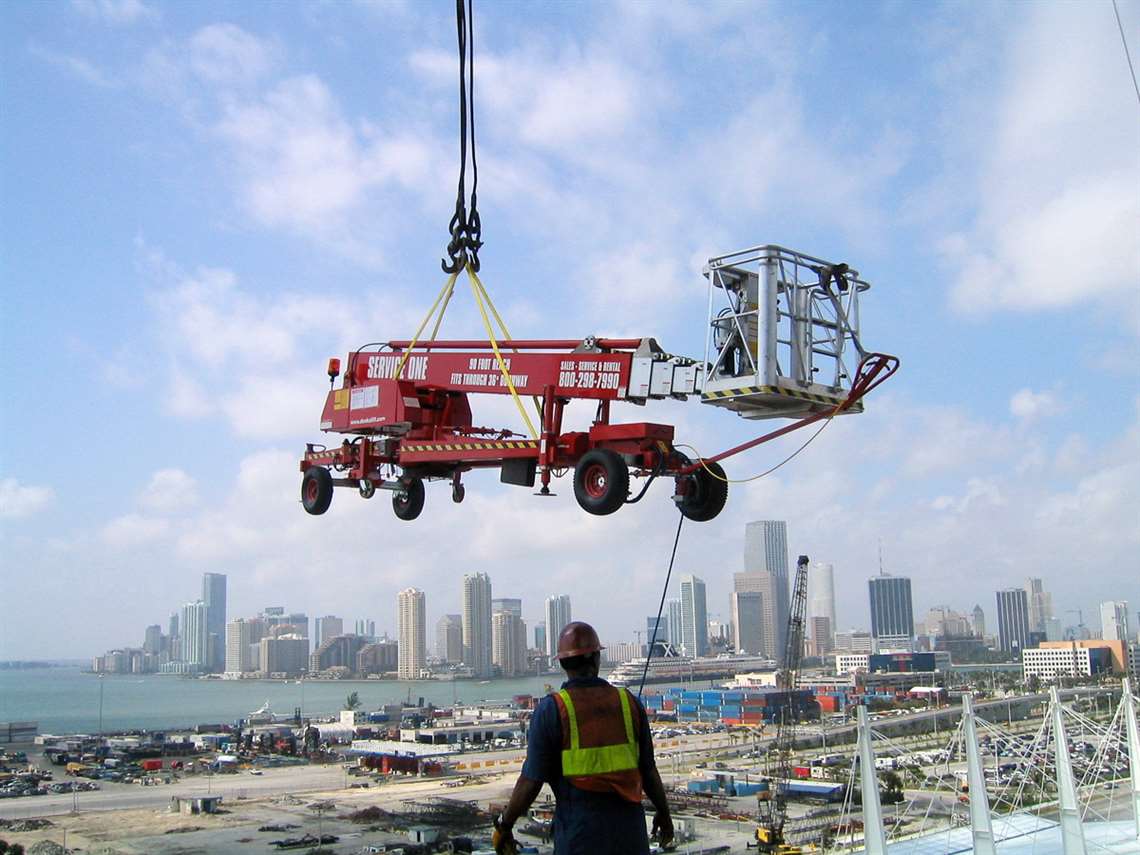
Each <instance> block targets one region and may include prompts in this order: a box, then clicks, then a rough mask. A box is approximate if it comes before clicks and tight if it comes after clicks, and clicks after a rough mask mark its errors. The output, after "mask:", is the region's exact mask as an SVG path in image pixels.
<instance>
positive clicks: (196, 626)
mask: <svg viewBox="0 0 1140 855" xmlns="http://www.w3.org/2000/svg"><path fill="white" fill-rule="evenodd" d="M178 625H179V633H180V635H181V638H182V661H183V662H185V663H187V664H188V665H192V666H194V667H195V668H197V669H198V670H202V671H206V670H208V669H209V666H210V662H209V660H208V659H207V658H206V657H207V655H208V653H209V643H210V633H209V624H208V614H207V607H206V604H205V603H203V602H202V601H201V600H195V601H194V602H192V603H187V604H186V605H184V606H183V607H182V614H181V616H180V617H179V619H178Z"/></svg>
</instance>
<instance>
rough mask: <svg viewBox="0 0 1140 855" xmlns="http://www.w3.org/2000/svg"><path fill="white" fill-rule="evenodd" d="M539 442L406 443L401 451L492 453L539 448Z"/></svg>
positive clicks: (401, 447)
mask: <svg viewBox="0 0 1140 855" xmlns="http://www.w3.org/2000/svg"><path fill="white" fill-rule="evenodd" d="M537 447H538V440H536V439H523V440H495V441H492V442H461V443H450V442H444V443H441V442H432V443H406V444H404V445H402V446H400V451H403V452H417V451H420V452H422V451H490V450H495V449H502V448H537Z"/></svg>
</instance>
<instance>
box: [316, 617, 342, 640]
mask: <svg viewBox="0 0 1140 855" xmlns="http://www.w3.org/2000/svg"><path fill="white" fill-rule="evenodd" d="M314 629H315V630H316V635H317V646H318V647H320V646H321V645H322V644H324V643H325V642H326V641H328V640H329V639H330V638H336V637H337V636H338V635H344V620H343V619H341V618H338V617H336V616H334V615H325V616H324V617H319V618H317V620H316V623H315V624H314Z"/></svg>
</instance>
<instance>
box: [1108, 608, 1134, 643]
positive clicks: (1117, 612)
mask: <svg viewBox="0 0 1140 855" xmlns="http://www.w3.org/2000/svg"><path fill="white" fill-rule="evenodd" d="M1100 637H1101V638H1103V639H1104V640H1105V641H1123V642H1124V643H1125V644H1127V643H1128V642H1130V641H1131V640H1132V639H1131V638H1129V633H1128V603H1126V602H1124V601H1121V600H1110V601H1109V602H1106V603H1101V604H1100Z"/></svg>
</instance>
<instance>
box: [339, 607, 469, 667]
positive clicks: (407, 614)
mask: <svg viewBox="0 0 1140 855" xmlns="http://www.w3.org/2000/svg"><path fill="white" fill-rule="evenodd" d="M488 587H489V586H488ZM396 601H397V608H398V612H399V614H398V621H397V623H398V626H399V630H398V632H399V638H400V654H399V655H400V659H399V666H398V667H397V673H398V676H399V679H401V680H418V679H419V678H420V673H421V672H422V671H423V670H424V668H426V667H427V600H426V598H425V597H424V592H423V591H421V590H419V589H418V588H405V589H404V590H402V591H400V593H399V594H397V595H396ZM353 656H354V657H355V656H356V653H355V652H354V653H353Z"/></svg>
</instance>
